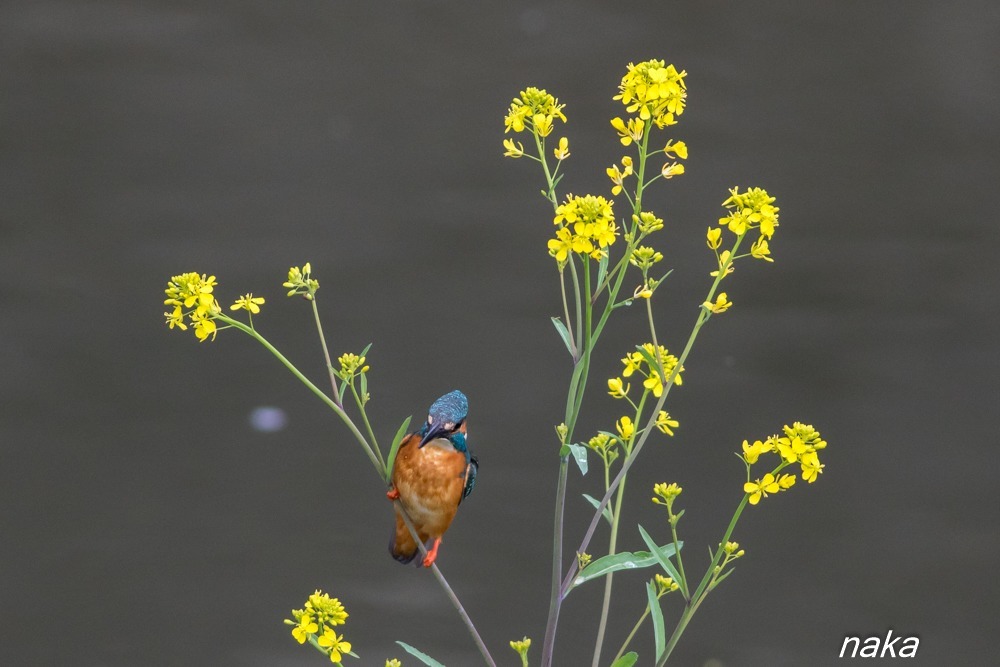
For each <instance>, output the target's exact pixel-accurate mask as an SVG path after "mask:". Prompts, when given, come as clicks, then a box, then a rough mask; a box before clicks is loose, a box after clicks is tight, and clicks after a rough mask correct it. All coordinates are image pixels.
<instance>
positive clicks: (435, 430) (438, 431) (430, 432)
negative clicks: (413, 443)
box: [417, 423, 448, 449]
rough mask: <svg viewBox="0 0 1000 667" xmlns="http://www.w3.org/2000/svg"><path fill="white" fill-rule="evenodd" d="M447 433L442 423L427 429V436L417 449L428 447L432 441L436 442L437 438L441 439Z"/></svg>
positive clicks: (434, 424)
mask: <svg viewBox="0 0 1000 667" xmlns="http://www.w3.org/2000/svg"><path fill="white" fill-rule="evenodd" d="M446 433H448V429H446V428H445V427H444V425H443V424H440V423H433V424H431V425H430V428H428V429H427V435H425V436H424V438H423V440H421V441H420V444H419V445H417V449H420V448H421V447H423V446H424V445H426V444H427V443H428V442H430V441H431V440H434V439H435V438H440V437H441V436H443V435H445V434H446Z"/></svg>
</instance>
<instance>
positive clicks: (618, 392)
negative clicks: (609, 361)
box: [608, 378, 632, 398]
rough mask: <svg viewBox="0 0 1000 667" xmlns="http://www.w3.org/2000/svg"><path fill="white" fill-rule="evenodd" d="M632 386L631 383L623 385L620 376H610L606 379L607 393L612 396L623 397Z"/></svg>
mask: <svg viewBox="0 0 1000 667" xmlns="http://www.w3.org/2000/svg"><path fill="white" fill-rule="evenodd" d="M631 388H632V385H628V386H625V384H624V383H623V382H622V379H621V378H611V379H610V380H608V394H610V395H611V396H612V398H625V397H626V396H627V395H628V390H629V389H631Z"/></svg>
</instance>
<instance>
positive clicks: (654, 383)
mask: <svg viewBox="0 0 1000 667" xmlns="http://www.w3.org/2000/svg"><path fill="white" fill-rule="evenodd" d="M659 361H660V362H661V363H662V364H663V375H661V374H660V371H659V368H657V363H656V362H657V349H656V348H655V347H653V344H652V343H644V344H643V345H642V351H638V350H637V351H635V352H632V353H631V354H629V355H628V356H626V357H625V358H623V359H622V363H623V364H624V365H625V369H624V370H623V371H622V377H630V376H631V375H632V374H633V373H635V372H636V371H639V372H640V373H642V374H643V375H645V376H646V379H645V380H644V381H643V383H642V386H643V387H645V388H646V389H648V390H649V391H652V392H653V396H655V397H657V398H659V397H660V396H662V395H663V387H664V384H665V383H666V381H667V379H669V378H670V375H671V373H673V372H674V369H675V368H676V367H677V357H675V356H674V355H672V354H670V353H669V352H668V351H667V348H665V347H663V346H662V345H660V346H659ZM683 371H684V369H683V368H681V369H680V370H678V371H677V377H675V378H674V384H677V385H680V384H683V380H682V379H681V373H682V372H683ZM609 386H610V383H609Z"/></svg>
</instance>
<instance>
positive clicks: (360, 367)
mask: <svg viewBox="0 0 1000 667" xmlns="http://www.w3.org/2000/svg"><path fill="white" fill-rule="evenodd" d="M337 361H339V362H340V372H338V373H337V375H339V376H340V377H341V379H343V380H347V379H348V378H351V377H354V376H355V375H358V374H359V373H367V372H368V369H369V368H370V366H366V365H365V357H359V356H358V355H356V354H353V353H350V352H348V353H347V354H343V355H341V356H339V357H337ZM317 592H318V591H317Z"/></svg>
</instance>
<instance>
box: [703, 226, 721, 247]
mask: <svg viewBox="0 0 1000 667" xmlns="http://www.w3.org/2000/svg"><path fill="white" fill-rule="evenodd" d="M706 242H707V243H708V247H709V248H711V249H712V250H717V249H718V248H719V246H720V245H722V230H721V229H719V228H718V227H709V228H708V234H707V236H706Z"/></svg>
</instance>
